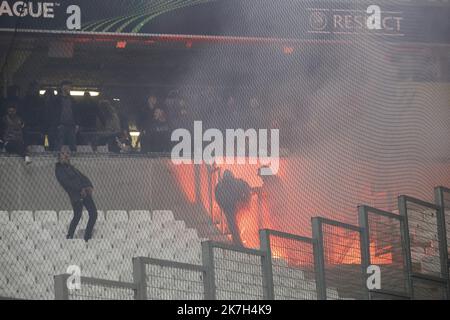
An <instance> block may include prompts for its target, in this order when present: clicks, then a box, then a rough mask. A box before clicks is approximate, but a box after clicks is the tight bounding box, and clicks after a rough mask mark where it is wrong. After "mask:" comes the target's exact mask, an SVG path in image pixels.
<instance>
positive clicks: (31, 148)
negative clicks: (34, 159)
mask: <svg viewBox="0 0 450 320" xmlns="http://www.w3.org/2000/svg"><path fill="white" fill-rule="evenodd" d="M28 151H30V152H31V153H44V152H45V147H44V146H42V145H30V146H28Z"/></svg>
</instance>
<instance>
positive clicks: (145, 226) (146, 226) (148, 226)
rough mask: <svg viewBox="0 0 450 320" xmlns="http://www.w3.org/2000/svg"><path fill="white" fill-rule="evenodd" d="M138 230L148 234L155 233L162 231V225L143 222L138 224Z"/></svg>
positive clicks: (154, 222)
mask: <svg viewBox="0 0 450 320" xmlns="http://www.w3.org/2000/svg"><path fill="white" fill-rule="evenodd" d="M139 229H140V230H143V231H146V232H148V233H155V232H156V231H158V230H161V229H162V223H161V222H159V221H143V222H141V223H139Z"/></svg>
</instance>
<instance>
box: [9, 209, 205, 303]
mask: <svg viewBox="0 0 450 320" xmlns="http://www.w3.org/2000/svg"><path fill="white" fill-rule="evenodd" d="M71 213H72V212H71V211H60V212H59V213H56V212H55V211H51V210H47V211H36V212H34V213H33V212H32V211H13V212H11V219H9V217H8V212H6V211H1V212H0V223H1V228H0V237H1V240H2V241H1V247H0V248H1V249H0V250H1V255H2V257H3V258H2V260H1V265H2V270H4V272H2V273H1V276H0V296H6V297H8V296H9V297H15V298H24V299H36V298H37V299H39V298H43V299H52V298H54V290H53V276H54V275H55V274H60V273H65V272H66V269H67V267H68V266H69V265H78V266H81V268H82V274H83V275H84V276H88V277H98V278H104V279H109V280H115V281H131V280H132V264H131V257H133V256H147V257H153V258H163V259H173V260H177V261H181V262H190V263H196V264H200V261H201V252H200V250H201V249H200V242H201V240H200V238H199V237H198V236H197V233H196V231H195V230H193V229H188V228H186V226H185V224H184V222H182V221H177V220H175V219H174V216H173V214H172V212H170V211H154V212H153V213H152V212H150V211H145V210H142V211H131V212H129V213H128V212H127V211H118V210H115V211H107V212H106V219H105V214H104V213H103V212H102V211H99V219H98V227H97V229H96V232H95V233H94V236H93V239H92V240H91V241H90V242H88V243H87V244H86V243H85V242H84V241H83V240H82V239H80V238H78V239H73V240H67V239H66V238H65V232H66V231H67V227H68V223H69V222H70V218H71ZM86 216H87V214H83V217H84V218H83V220H82V222H81V224H80V225H81V226H83V225H85V224H86V222H87V219H86V218H85V217H86ZM129 216H130V217H131V218H129ZM80 229H81V230H80V232H79V233H78V234H80V235H81V234H82V232H83V231H84V230H83V229H82V228H80Z"/></svg>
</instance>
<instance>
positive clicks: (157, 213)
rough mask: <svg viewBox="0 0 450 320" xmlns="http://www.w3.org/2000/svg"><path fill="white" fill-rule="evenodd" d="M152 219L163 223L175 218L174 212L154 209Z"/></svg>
mask: <svg viewBox="0 0 450 320" xmlns="http://www.w3.org/2000/svg"><path fill="white" fill-rule="evenodd" d="M152 220H153V221H159V222H161V223H164V222H167V221H172V220H175V218H174V216H173V212H172V211H170V210H153V212H152Z"/></svg>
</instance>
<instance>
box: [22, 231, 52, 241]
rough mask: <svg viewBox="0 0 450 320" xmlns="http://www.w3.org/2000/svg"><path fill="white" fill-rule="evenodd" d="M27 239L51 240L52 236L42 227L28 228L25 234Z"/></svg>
mask: <svg viewBox="0 0 450 320" xmlns="http://www.w3.org/2000/svg"><path fill="white" fill-rule="evenodd" d="M26 237H27V239H28V240H33V241H34V242H37V241H41V240H51V238H52V236H51V235H50V233H49V232H48V231H47V230H43V229H34V230H30V231H29V232H28V234H27V235H26Z"/></svg>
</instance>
